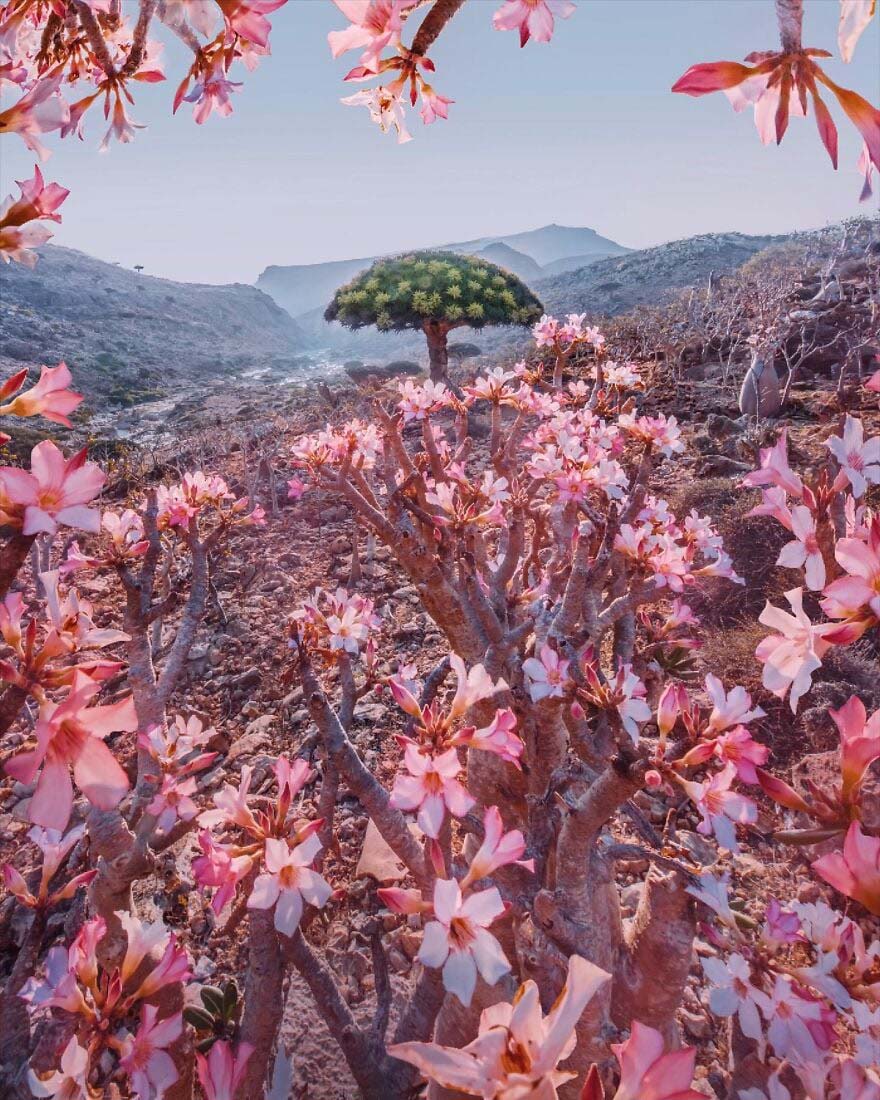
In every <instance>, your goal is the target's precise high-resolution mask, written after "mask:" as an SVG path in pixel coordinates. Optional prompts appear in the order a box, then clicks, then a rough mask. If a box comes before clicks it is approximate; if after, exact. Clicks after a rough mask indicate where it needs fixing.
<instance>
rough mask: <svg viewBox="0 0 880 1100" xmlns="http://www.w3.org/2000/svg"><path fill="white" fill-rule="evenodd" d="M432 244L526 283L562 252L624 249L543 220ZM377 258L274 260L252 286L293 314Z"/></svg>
mask: <svg viewBox="0 0 880 1100" xmlns="http://www.w3.org/2000/svg"><path fill="white" fill-rule="evenodd" d="M437 247H438V249H439V248H442V249H446V250H448V251H452V252H466V253H468V254H471V255H477V256H483V257H484V258H485V259H487V260H490V261H491V262H492V263H497V264H499V265H500V266H501V267H505V268H507V270H508V271H512V272H513V273H514V274H515V275H518V276H519V277H520V278H521V279H523V280H524V281H525V282H527V283H529V285H531V283H532V282H533V281H535V280H537V279H539V278H541V277H542V276H544V275H546V274H552V273H553V272H552V271H551V272H547V271H543V270H542V268H543V267H544V265H545V264H558V263H560V262H562V261H564V260H565V259H566V257H573V258H575V259H576V266H578V267H581V266H583V265H584V264H587V263H591V262H593V261H594V260H599V259H602V258H603V257H605V256H622V255H625V254H626V253H627V252H629V249H627V248H624V246H623V245H620V244H617V242H616V241H612V240H609V239H608V238H607V237H600V236H599V234H598V233H597V232H596V231H595V229H586V228H580V227H570V226H564V225H545V226H543V227H542V228H540V229H530V230H528V231H527V232H525V233H513V234H511V235H510V236H507V237H478V238H477V239H475V240H471V241H458V242H454V243H452V244H444V245H439V246H437ZM377 258H378V257H376V256H368V257H362V258H360V259H356V260H334V261H331V262H329V263H323V264H293V265H289V266H279V265H273V266H271V267H267V268H266V270H265V271H264V272H263V273H262V274H261V275H260V277H259V278H258V279H257V286H258V287H259V288H260V290H264V291H265V292H266V293H267V294H271V295H272V297H273V298H274V299H275V301H276V302H277V303H278V304H279V305H280V306H282V307H283V308H284V309H286V310H287V311H288V313H290V315H291V316H292V317H297V318H298V317H300V316H301V315H304V314H307V313H309V312H310V311H311V310H315V309H317V308H318V307H319V306H320V307H323V306H325V305H326V304H327V303H328V302H329V301H330V299H331V298H332V297H333V293H334V291H335V290H336V288H337V287H339V286H341V285H342V284H343V283H346V282H348V281H349V280H350V279H353V278H354V277H355V276H356V275H359V274H360V273H361V272H362V271H366V269H367V268H368V267H369V266H370V264H371V263H373V261H374V260H376V259H377ZM554 270H558V269H554Z"/></svg>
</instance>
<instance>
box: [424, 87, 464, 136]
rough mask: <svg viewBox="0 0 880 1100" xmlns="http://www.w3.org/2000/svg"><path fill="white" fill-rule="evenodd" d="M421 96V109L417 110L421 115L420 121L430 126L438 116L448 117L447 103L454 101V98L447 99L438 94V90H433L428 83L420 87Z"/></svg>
mask: <svg viewBox="0 0 880 1100" xmlns="http://www.w3.org/2000/svg"><path fill="white" fill-rule="evenodd" d="M420 94H421V97H422V109H421V111H420V112H419V113H420V114H421V116H422V122H424V123H425V125H426V126H430V124H431V123H432V122H435V121H436V120H437V119H438V118H448V117H449V104H450V103H454V102H455V100H454V99H447V98H446V96H443V95H440V93H439V92H435V91H434V89H433V88H432V87H431V85H430V84H422V87H421V93H420Z"/></svg>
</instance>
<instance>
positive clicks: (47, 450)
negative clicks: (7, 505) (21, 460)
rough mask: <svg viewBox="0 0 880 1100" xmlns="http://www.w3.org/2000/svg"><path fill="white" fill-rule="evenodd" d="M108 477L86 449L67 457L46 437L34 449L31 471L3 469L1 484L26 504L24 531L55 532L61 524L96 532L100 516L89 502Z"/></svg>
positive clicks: (13, 500)
mask: <svg viewBox="0 0 880 1100" xmlns="http://www.w3.org/2000/svg"><path fill="white" fill-rule="evenodd" d="M105 481H106V477H105V476H104V473H103V472H102V471H101V469H100V468H99V467H98V466H96V465H95V463H94V462H87V461H86V451H85V449H83V450H81V451H79V452H78V453H77V454H75V455H74V456H73V458H70V459H65V458H64V455H63V454H62V453H61V451H60V450H59V449H58V447H56V446H55V444H54V443H53V442H52V441H51V440H49V439H45V440H43V442H42V443H38V444H37V445H36V447H34V449H33V450H32V451H31V470H30V473H28V472H27V470H19V469H18V468H16V467H11V466H4V467H2V468H0V487H2V489H3V491H4V492H5V493H6V495H7V497H8V498H9V499H10V500H11V501H12V502H13V503H14V504H17V505H19V506H23V507H24V515H23V520H22V533H23V534H25V535H35V534H37V533H39V532H40V531H45V532H46V533H47V534H50V535H53V534H54V533H55V531H56V530H57V528H58V524H59V523H60V524H64V525H65V526H67V527H76V528H78V529H79V530H81V531H88V532H90V533H92V534H96V533H97V532H98V530H99V527H100V516H99V514H98V512H97V511H95V510H94V509H93V508H87V507H86V505H87V504H89V503H90V502H91V501H93V500H94V499H95V497H96V496H97V495H98V494H99V493H100V492H101V489H102V488H103V486H104V482H105Z"/></svg>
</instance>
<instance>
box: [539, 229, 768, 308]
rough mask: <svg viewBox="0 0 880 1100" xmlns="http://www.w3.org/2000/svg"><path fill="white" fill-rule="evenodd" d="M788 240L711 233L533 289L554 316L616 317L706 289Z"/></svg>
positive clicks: (572, 273) (608, 261)
mask: <svg viewBox="0 0 880 1100" xmlns="http://www.w3.org/2000/svg"><path fill="white" fill-rule="evenodd" d="M786 239H787V238H786V237H749V236H745V235H744V234H742V233H706V234H703V235H702V236H699V237H688V238H686V239H685V240H682V241H671V242H669V243H667V244H660V245H657V246H656V247H654V248H644V249H641V250H639V251H638V252H630V253H628V254H627V255H625V256H613V257H608V258H607V259H601V260H596V261H594V262H592V263H590V264H589V266H587V267H581V268H579V269H577V270H576V271H567V272H564V273H563V274H561V275H556V276H554V277H553V278H545V279H540V280H537V281H536V282H533V283H532V284H531V286H532V289H533V290H534V291H535V293H536V294H537V295H538V297H539V298H540V299H541V300H542V301H543V303H544V305H545V306H546V307H547V312H548V313H571V312H576V313H583V312H587V313H590V314H593V315H611V316H613V315H615V314H618V313H624V312H626V310H628V309H631V308H632V307H633V306H636V305H643V304H646V303H651V304H653V303H657V302H659V301H661V300H662V298H663V295H664V293H666V292H667V291H670V290H679V289H681V288H682V287H688V286H696V285H698V284H703V283H705V282H706V281H707V280H708V278H709V274H710V272H715V274H717V275H724V274H728V273H730V272H731V271H735V270H736V268H738V267H740V266H741V265H742V264H744V263H745V262H746V260H748V259H750V258H751V257H752V256H754V255H755V254H756V253H757V252H760V251H761V250H762V249H764V248H767V247H768V246H769V245H771V244H777V243H779V242H781V241H784V240H786Z"/></svg>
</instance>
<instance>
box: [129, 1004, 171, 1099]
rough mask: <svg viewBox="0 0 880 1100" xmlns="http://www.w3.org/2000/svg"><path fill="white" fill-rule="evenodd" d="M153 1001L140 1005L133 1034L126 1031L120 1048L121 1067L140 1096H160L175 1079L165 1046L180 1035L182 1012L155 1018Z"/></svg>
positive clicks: (156, 1010)
mask: <svg viewBox="0 0 880 1100" xmlns="http://www.w3.org/2000/svg"><path fill="white" fill-rule="evenodd" d="M158 1014H159V1009H158V1008H157V1006H156V1005H147V1004H142V1005H141V1022H140V1025H139V1027H138V1029H137V1033H136V1034H135V1035H128V1036H127V1037H126V1038H125V1039H124V1040H123V1042H122V1047H121V1049H120V1055H121V1058H120V1062H119V1065H120V1068H121V1069H123V1070H124V1071H125V1072H126V1073H127V1074H128V1076H129V1078H130V1080H131V1088H132V1092H133V1093H134V1094H135V1096H137V1097H139V1100H153V1098H154V1097H161V1096H163V1095H164V1093H165V1090H166V1089H168V1088H170V1087H171V1085H173V1084H174V1082H175V1081H176V1080H177V1076H178V1075H177V1070H176V1069H175V1068H174V1062H173V1061H172V1058H171V1055H170V1054H169V1053H168V1051H167V1050H166V1049H165V1048H166V1047H169V1046H170V1045H171V1044H172V1043H173V1042H175V1041H176V1040H177V1039H179V1038H180V1035H181V1032H182V1031H183V1015H182V1013H180V1012H178V1013H176V1014H175V1015H173V1016H166V1017H165V1019H164V1020H159V1021H158V1022H157V1020H156V1017H157V1016H158Z"/></svg>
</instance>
